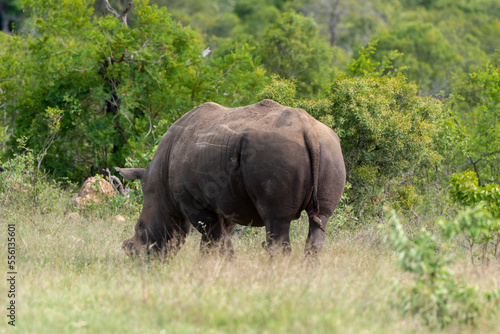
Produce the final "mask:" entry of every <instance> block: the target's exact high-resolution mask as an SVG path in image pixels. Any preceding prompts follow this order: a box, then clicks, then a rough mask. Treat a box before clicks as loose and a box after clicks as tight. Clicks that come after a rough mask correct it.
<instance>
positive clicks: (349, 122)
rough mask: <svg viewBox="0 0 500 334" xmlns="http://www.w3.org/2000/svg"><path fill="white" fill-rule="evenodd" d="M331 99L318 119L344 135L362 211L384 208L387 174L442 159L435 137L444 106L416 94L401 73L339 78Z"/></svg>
mask: <svg viewBox="0 0 500 334" xmlns="http://www.w3.org/2000/svg"><path fill="white" fill-rule="evenodd" d="M327 99H328V102H329V106H328V109H326V110H324V111H323V115H321V116H320V120H321V121H323V122H324V123H325V124H326V125H328V126H330V127H331V128H332V129H333V130H335V132H336V133H337V134H338V135H339V137H340V140H341V144H342V151H343V154H344V160H345V164H346V169H347V180H348V181H349V182H351V183H352V185H353V195H352V196H353V199H355V200H356V201H357V204H356V206H357V210H358V212H362V211H363V210H365V209H369V210H368V211H373V210H375V211H379V210H380V208H381V204H380V199H381V194H383V191H384V186H385V185H386V184H387V182H388V181H389V180H391V179H393V178H396V177H398V176H402V175H403V174H404V173H405V172H418V171H419V170H421V169H422V168H425V167H428V166H432V165H433V164H436V163H438V162H439V161H440V159H441V157H440V155H439V154H438V152H437V146H436V141H435V140H436V138H437V136H438V134H439V133H440V131H441V124H442V123H443V121H444V119H445V111H446V109H445V106H444V105H443V104H442V103H441V102H440V101H438V100H436V99H432V98H423V97H420V96H418V89H417V87H416V86H415V85H413V84H409V83H407V82H406V79H405V78H404V77H403V76H401V75H398V76H396V77H393V78H389V77H381V78H372V77H364V78H360V77H358V78H348V77H346V78H341V79H338V80H337V81H335V82H334V83H333V85H332V87H331V89H330V92H329V94H328V95H327ZM370 206H371V207H370Z"/></svg>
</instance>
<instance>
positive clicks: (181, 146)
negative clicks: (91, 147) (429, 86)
mask: <svg viewBox="0 0 500 334" xmlns="http://www.w3.org/2000/svg"><path fill="white" fill-rule="evenodd" d="M116 170H117V171H118V172H119V173H120V174H121V175H122V176H123V177H125V178H127V179H129V180H135V179H140V180H141V186H142V190H143V194H144V204H143V208H142V211H141V214H140V216H139V219H138V221H137V223H136V225H135V234H134V235H133V237H132V238H130V239H127V240H125V241H124V242H123V248H124V250H125V252H126V253H127V254H130V255H132V254H137V253H162V254H172V253H175V252H176V250H178V249H179V248H180V247H181V246H182V244H183V243H184V241H185V239H186V236H187V234H188V233H189V230H190V228H191V227H194V228H195V229H196V230H197V231H199V232H200V233H201V234H202V239H201V245H200V247H201V249H210V248H213V247H218V248H219V249H220V250H222V251H225V252H229V253H233V246H232V244H231V240H230V239H229V234H230V232H231V230H232V229H233V228H234V226H235V225H236V224H240V225H245V226H265V227H266V232H267V233H266V240H265V241H264V242H263V246H264V248H266V249H267V250H269V252H270V253H271V254H273V253H274V252H275V250H276V249H277V248H282V249H283V251H284V252H289V251H290V250H291V248H290V237H289V230H290V223H291V221H292V220H294V219H297V218H298V217H299V216H300V214H301V212H302V211H304V210H305V211H306V212H307V214H308V216H309V233H308V237H307V241H306V254H311V253H317V252H318V251H319V250H321V248H322V246H323V242H324V239H325V232H326V227H327V222H328V219H329V218H330V216H331V215H332V214H333V211H334V210H335V208H336V206H337V204H338V202H339V200H340V197H341V195H342V192H343V190H344V186H345V165H344V160H343V157H342V151H341V147H340V141H339V138H338V136H337V135H336V134H335V132H333V131H332V130H331V129H330V128H328V127H327V126H325V125H324V124H322V123H321V122H318V121H317V120H315V119H314V118H313V117H311V116H310V115H309V114H307V112H305V111H304V110H302V109H295V108H290V107H285V106H282V105H280V104H278V103H276V102H274V101H271V100H263V101H261V102H259V103H256V104H253V105H250V106H246V107H239V108H225V107H222V106H220V105H218V104H216V103H205V104H203V105H200V106H198V107H197V108H195V109H193V110H191V111H190V112H188V113H186V114H185V115H184V116H182V117H181V118H180V119H179V120H178V121H177V122H175V123H174V124H173V125H172V126H171V127H170V128H169V129H168V131H167V132H166V134H165V135H164V136H163V139H162V141H161V143H160V145H159V146H158V149H157V151H156V153H155V155H154V157H153V160H152V161H151V163H150V165H149V166H148V167H147V168H116Z"/></svg>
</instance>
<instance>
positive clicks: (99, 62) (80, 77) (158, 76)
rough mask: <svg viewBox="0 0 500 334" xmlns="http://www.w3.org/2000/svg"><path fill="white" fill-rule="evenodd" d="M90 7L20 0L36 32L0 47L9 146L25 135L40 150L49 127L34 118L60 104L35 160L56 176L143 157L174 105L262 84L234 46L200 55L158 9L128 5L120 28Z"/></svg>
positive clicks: (240, 93)
mask: <svg viewBox="0 0 500 334" xmlns="http://www.w3.org/2000/svg"><path fill="white" fill-rule="evenodd" d="M91 4H92V2H91V1H83V0H79V1H63V2H61V1H46V2H43V4H42V3H40V2H38V1H30V0H27V1H25V4H24V5H25V8H26V10H28V11H30V12H31V13H32V15H33V16H34V18H35V22H36V31H37V33H36V35H31V34H20V35H18V36H14V37H13V38H11V39H10V40H9V42H8V44H7V45H8V48H9V49H8V50H7V51H6V52H4V53H2V61H1V63H2V64H8V65H3V66H2V68H1V69H2V71H3V73H2V77H7V78H11V80H10V81H9V82H8V84H5V85H4V86H3V87H4V91H5V93H4V95H5V98H4V99H5V100H6V101H7V106H6V108H7V109H8V111H9V113H10V114H12V115H16V116H15V119H14V122H15V128H14V136H13V137H12V140H11V143H13V141H14V140H15V138H17V137H19V136H21V135H26V134H27V135H28V136H29V141H28V146H29V147H31V148H32V149H33V150H34V151H39V150H41V148H42V143H43V142H44V140H45V138H46V137H47V135H48V133H49V129H48V123H47V120H46V119H45V118H44V117H43V116H42V115H43V114H44V113H45V111H46V110H49V108H56V109H59V110H62V118H61V121H60V122H61V125H60V131H59V134H58V139H57V140H56V141H55V142H54V143H53V145H52V146H53V147H52V148H51V149H50V151H49V153H48V154H47V157H46V159H45V167H46V168H48V169H49V170H50V171H52V172H54V173H55V174H56V175H59V176H70V177H71V178H81V177H82V176H83V175H88V174H93V173H95V172H98V171H100V170H101V168H103V167H106V166H109V165H123V164H125V161H126V160H127V159H133V160H138V161H137V162H140V163H146V162H147V161H148V160H149V158H150V155H151V153H147V152H149V151H151V150H152V149H153V148H154V146H155V144H156V142H157V141H158V140H159V136H161V135H162V133H163V132H164V131H165V130H166V128H167V126H168V125H169V124H170V123H171V122H173V121H175V120H176V119H177V118H178V117H180V116H181V115H182V114H183V113H184V112H186V111H188V110H190V109H192V108H193V107H194V106H196V105H198V104H200V103H202V102H205V101H207V100H209V101H215V102H219V103H222V104H224V105H228V106H231V105H240V104H247V103H248V102H249V101H251V100H253V98H254V94H256V92H257V91H258V90H259V87H260V85H262V84H263V83H264V82H265V71H264V70H263V69H262V68H260V67H259V66H258V62H256V61H255V59H254V58H253V57H252V56H251V55H250V53H249V52H248V50H247V49H245V48H244V47H243V48H239V49H237V50H234V51H233V52H230V53H229V54H225V55H224V56H221V57H203V56H202V51H203V47H202V45H201V44H200V41H199V39H198V37H197V36H196V34H195V33H194V32H193V31H192V30H191V29H189V28H184V27H182V26H181V25H179V24H178V23H177V22H175V21H173V20H172V19H171V18H170V16H169V14H168V13H167V11H166V9H165V8H158V7H156V6H151V5H149V4H148V3H147V1H140V2H135V3H134V9H133V10H134V12H135V22H134V24H133V27H127V26H125V25H124V24H122V23H121V22H120V21H119V20H118V19H117V18H116V17H114V16H111V15H108V16H106V17H101V18H98V19H94V18H93V17H92V11H93V9H92V6H91ZM20 50H22V51H20ZM21 54H22V57H20V55H21ZM242 78H244V80H242ZM25 87H29V89H26V88H25ZM14 111H17V114H16V113H15V112H14ZM144 152H146V153H144Z"/></svg>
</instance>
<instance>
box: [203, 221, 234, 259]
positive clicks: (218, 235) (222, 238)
mask: <svg viewBox="0 0 500 334" xmlns="http://www.w3.org/2000/svg"><path fill="white" fill-rule="evenodd" d="M199 224H200V225H201V226H200V230H201V231H200V232H201V242H200V250H201V251H202V252H206V251H208V252H209V251H211V250H212V249H218V250H219V251H220V253H221V254H227V255H230V256H233V255H234V249H233V243H232V242H231V239H230V238H229V235H228V233H227V232H226V229H225V227H224V225H223V223H222V222H216V223H211V224H206V223H202V222H200V223H199Z"/></svg>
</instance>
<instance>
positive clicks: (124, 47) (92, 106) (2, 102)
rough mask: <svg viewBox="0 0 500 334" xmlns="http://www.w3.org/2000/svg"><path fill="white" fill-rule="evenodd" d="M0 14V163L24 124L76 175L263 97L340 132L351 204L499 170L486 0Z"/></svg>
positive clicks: (6, 5)
mask: <svg viewBox="0 0 500 334" xmlns="http://www.w3.org/2000/svg"><path fill="white" fill-rule="evenodd" d="M127 3H128V1H127V0H111V1H110V4H111V6H112V7H113V8H114V9H115V10H116V11H117V12H118V13H121V12H122V11H123V10H124V9H125V8H126V6H127ZM0 26H1V27H2V33H0V45H1V48H0V111H1V122H0V160H1V161H2V162H3V163H4V164H6V163H7V161H8V160H10V159H12V158H13V157H14V156H16V154H18V153H19V149H18V146H19V145H18V144H17V143H18V141H19V139H20V138H25V140H24V139H23V149H24V150H25V149H29V150H30V152H32V155H33V159H34V160H36V161H37V162H38V165H39V166H40V168H41V170H44V171H46V172H47V173H48V174H50V175H51V176H52V177H54V178H55V179H62V178H68V179H69V180H72V181H73V182H82V181H83V180H84V179H85V178H86V177H88V176H90V175H94V174H96V173H100V172H101V171H102V168H106V167H111V166H145V165H147V164H148V163H149V161H150V159H151V157H152V155H153V153H154V150H155V148H156V145H157V144H158V142H159V140H160V139H161V136H162V135H163V133H164V132H165V131H166V130H167V129H168V127H169V125H170V124H172V122H174V121H175V120H177V119H178V118H179V117H180V116H182V115H183V114H184V113H185V112H187V111H189V110H190V109H192V108H193V107H194V106H196V105H199V104H201V103H204V102H207V101H213V102H217V103H220V104H222V105H225V106H228V107H236V106H241V105H246V104H250V103H254V102H257V101H258V100H260V99H262V98H272V99H274V100H276V101H278V102H281V103H283V104H286V105H290V106H295V107H300V108H304V109H305V110H307V111H308V112H310V113H311V114H312V115H313V116H314V117H316V118H317V119H318V120H320V121H322V122H324V123H325V124H327V125H328V126H330V127H331V128H332V129H334V130H335V131H336V132H337V134H338V135H339V137H340V139H341V142H342V147H343V151H344V157H345V161H346V166H347V171H348V182H349V183H350V185H351V187H350V189H349V191H348V194H346V196H345V198H344V202H346V205H353V210H354V211H353V212H355V214H356V215H357V217H362V216H364V215H367V214H368V215H375V216H380V215H381V207H382V203H383V202H384V201H391V202H392V203H393V204H395V205H396V206H399V208H402V209H403V210H405V211H407V212H415V211H416V210H420V212H425V213H426V214H427V213H429V214H433V213H438V214H442V213H443V210H444V209H443V205H442V203H444V202H446V201H450V199H449V195H448V192H447V190H446V189H447V187H448V184H449V183H448V182H449V180H450V178H451V177H452V176H453V175H455V174H457V173H462V172H464V171H466V170H470V171H472V173H473V174H474V177H475V178H474V180H476V181H475V182H476V183H477V186H478V187H485V186H488V185H489V184H498V183H499V182H500V180H499V178H500V170H499V168H500V167H499V166H500V94H499V93H500V53H499V51H498V50H499V46H500V35H499V34H498V31H499V30H500V2H498V1H496V0H467V1H466V0H461V1H452V0H437V1H425V0H386V1H382V0H371V1H369V0H362V1H354V0H328V1H327V0H254V1H249V0H218V1H216V0H203V1H201V0H187V1H186V0H183V1H180V0H150V1H147V0H134V1H133V4H132V8H131V10H130V12H129V13H128V25H125V24H123V23H122V22H120V21H119V20H118V19H117V18H116V17H115V16H113V15H111V14H110V13H109V11H108V10H107V9H106V6H105V5H104V2H103V1H100V0H98V1H92V0H74V1H70V0H62V1H55V0H44V1H35V0H10V1H0ZM460 180H462V179H460ZM457 182H458V181H457ZM463 182H465V181H463ZM424 196H427V197H436V198H439V200H437V201H422V198H423V197H424ZM440 203H441V204H440Z"/></svg>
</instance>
